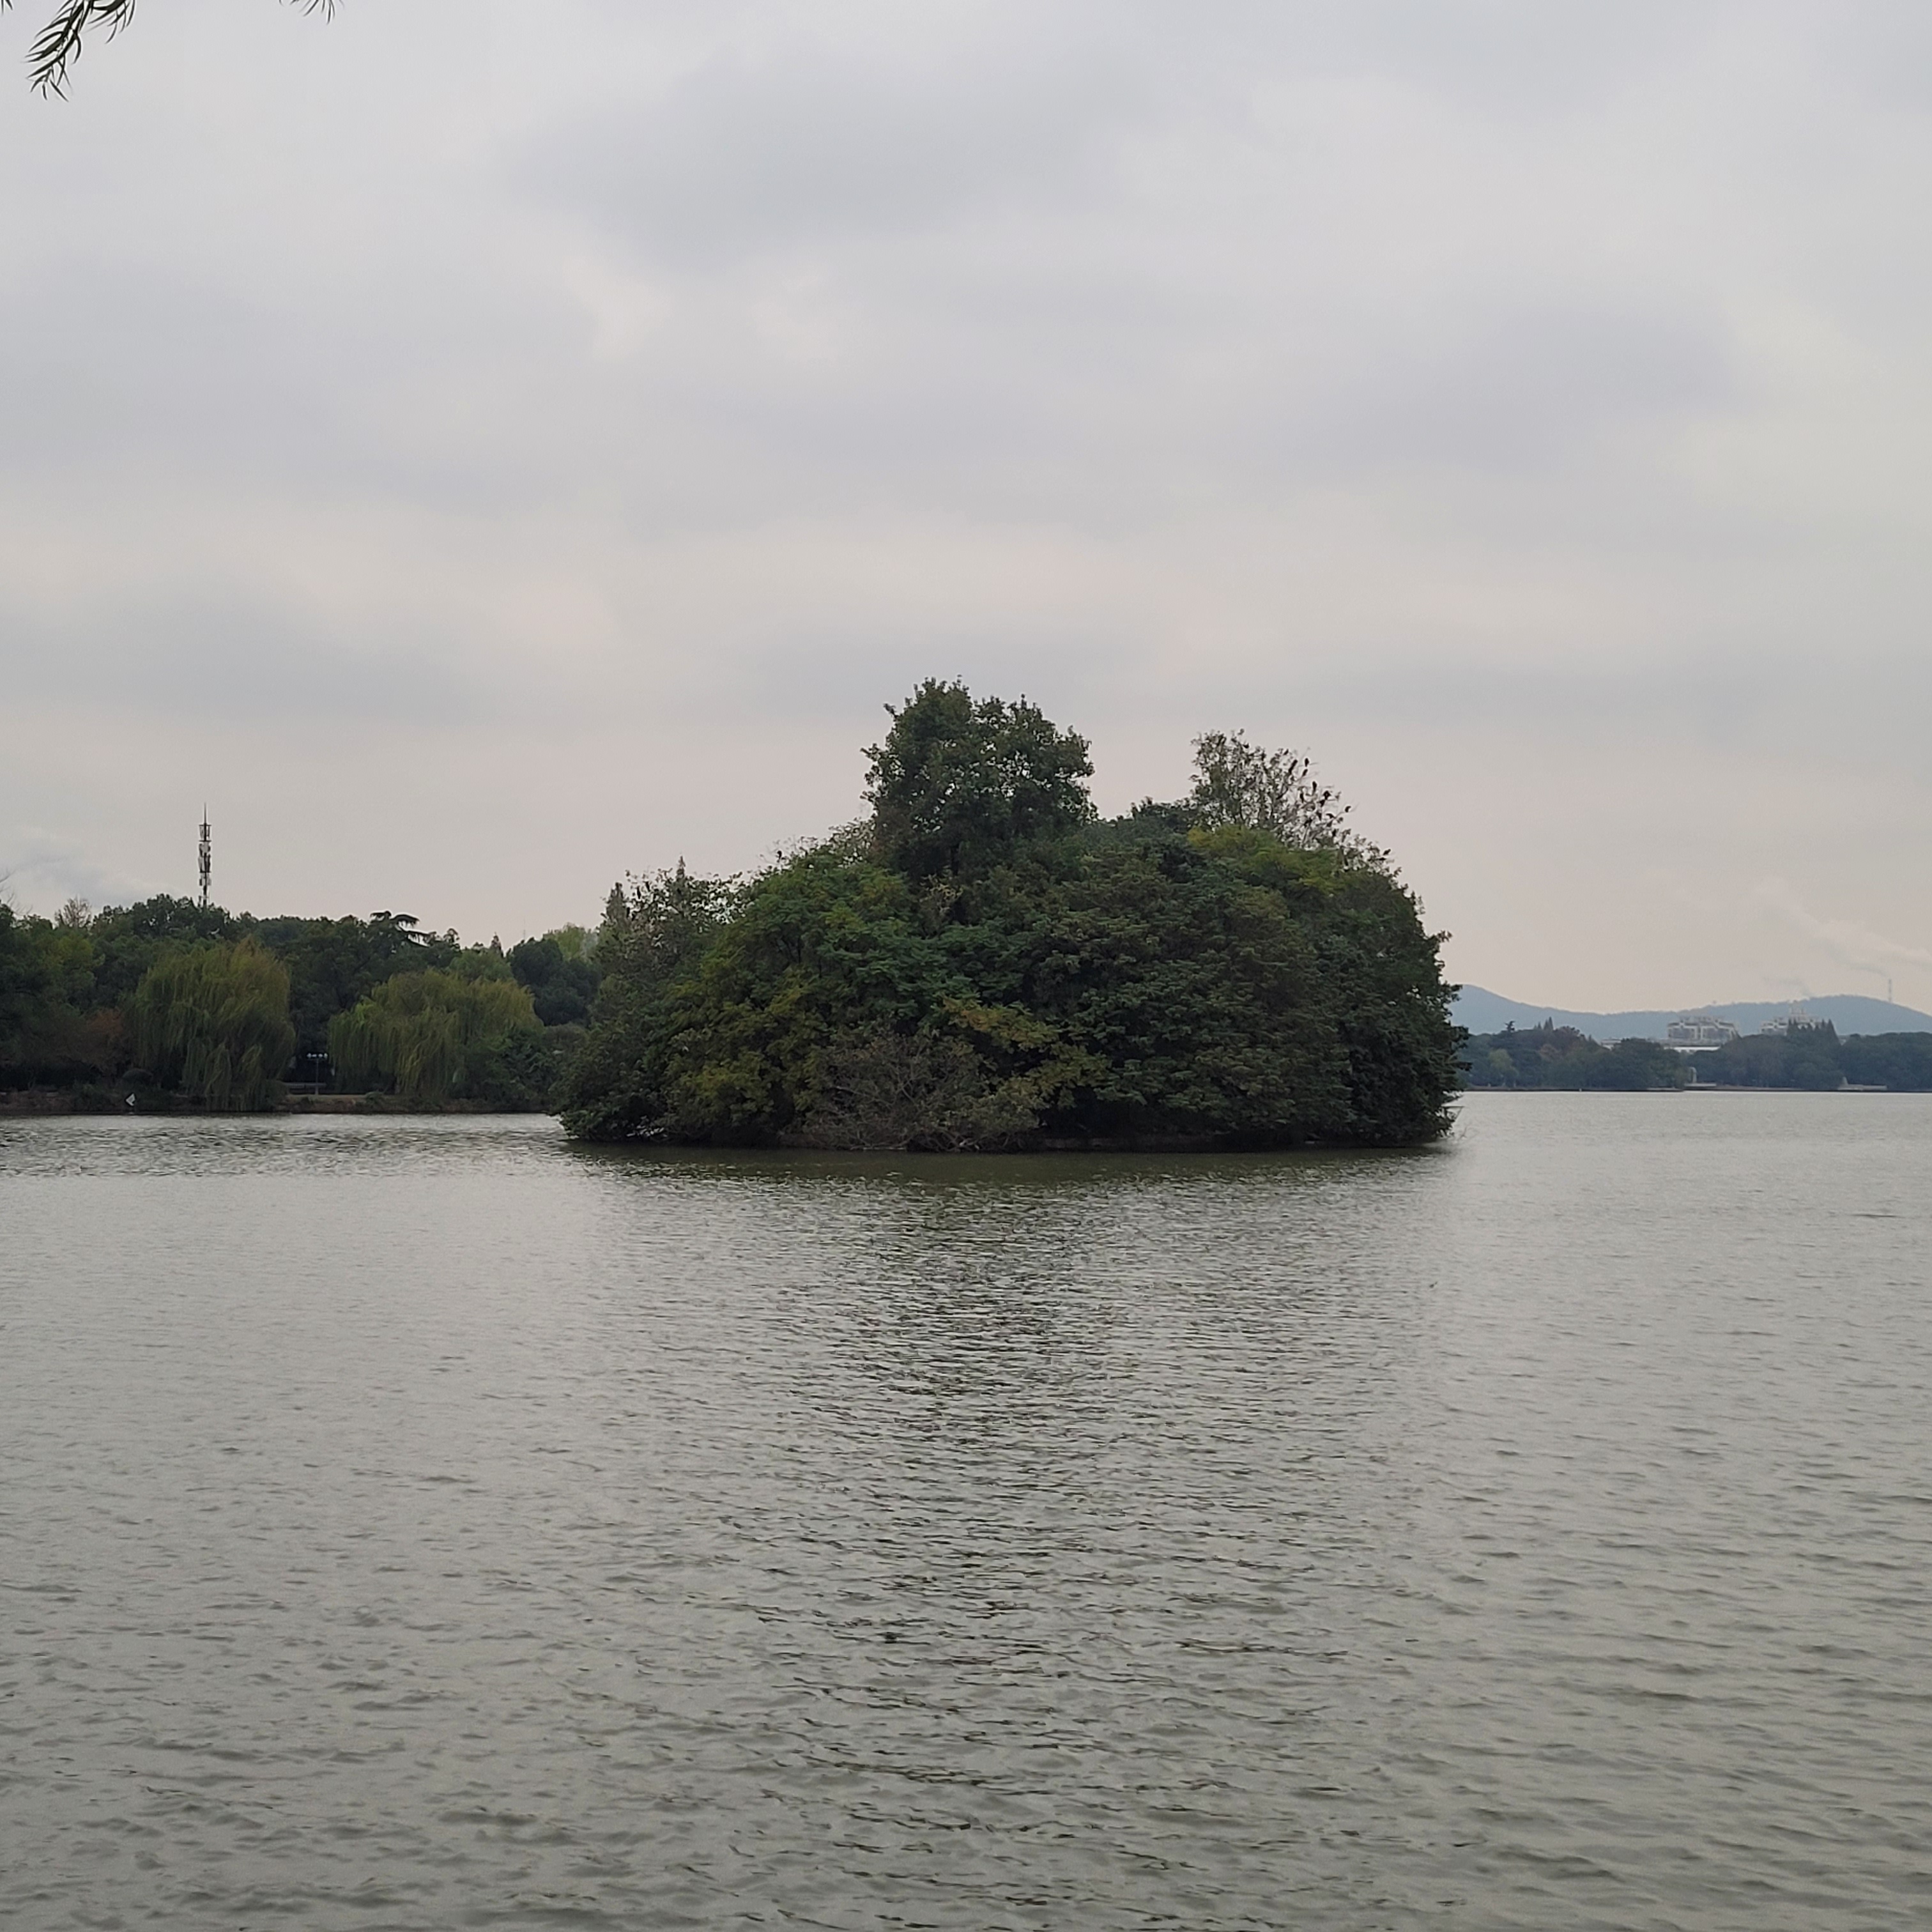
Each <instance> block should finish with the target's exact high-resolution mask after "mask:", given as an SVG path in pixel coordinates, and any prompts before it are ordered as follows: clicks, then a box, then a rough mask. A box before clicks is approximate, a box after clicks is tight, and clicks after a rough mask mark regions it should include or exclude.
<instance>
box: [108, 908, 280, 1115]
mask: <svg viewBox="0 0 1932 1932" xmlns="http://www.w3.org/2000/svg"><path fill="white" fill-rule="evenodd" d="M127 1020H128V1027H129V1031H130V1034H131V1037H132V1043H133V1049H134V1058H135V1061H136V1064H137V1065H139V1066H140V1067H145V1069H146V1070H148V1072H149V1073H151V1074H152V1075H153V1076H154V1079H156V1080H157V1082H158V1083H159V1084H160V1085H162V1086H163V1087H169V1088H173V1089H175V1091H177V1092H179V1093H182V1094H187V1096H188V1097H190V1099H192V1100H199V1101H200V1102H202V1103H203V1104H204V1105H205V1106H209V1107H213V1108H218V1109H224V1110H232V1111H234V1112H245V1111H247V1110H249V1109H254V1108H259V1107H263V1106H266V1105H267V1104H268V1103H269V1101H270V1100H272V1098H273V1097H274V1095H275V1090H276V1085H277V1082H278V1080H279V1079H280V1077H281V1072H282V1070H283V1068H284V1067H286V1066H287V1064H288V1061H289V1055H290V1054H292V1053H293V1052H294V1051H295V1045H296V1030H295V1028H293V1026H291V1025H290V1024H289V975H288V970H287V968H286V967H284V965H282V964H281V962H280V961H279V960H278V959H275V957H274V956H273V955H272V954H271V953H265V952H264V951H263V950H262V948H261V947H260V946H258V945H257V944H256V943H255V941H254V940H252V939H241V940H237V941H236V942H235V943H234V944H233V945H231V946H201V947H193V948H190V949H189V950H184V951H182V952H178V953H165V954H163V956H162V957H161V958H160V959H157V961H155V962H154V965H152V966H151V967H149V968H148V971H147V972H146V973H145V974H144V975H143V976H142V980H141V983H140V984H139V986H137V987H136V988H135V989H134V995H133V998H132V999H131V1000H130V1001H129V1002H128V1007H127Z"/></svg>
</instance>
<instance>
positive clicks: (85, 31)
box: [0, 0, 335, 94]
mask: <svg viewBox="0 0 1932 1932" xmlns="http://www.w3.org/2000/svg"><path fill="white" fill-rule="evenodd" d="M11 5H13V0H0V13H4V12H5V10H7V7H10V6H11ZM287 5H290V6H294V7H300V8H301V9H302V11H303V12H304V13H321V14H323V15H325V16H326V15H329V14H332V13H334V12H335V0H287ZM133 17H134V0H63V4H62V5H60V6H59V7H57V8H56V9H55V13H54V16H53V18H52V20H49V21H48V23H46V26H44V27H43V28H41V29H40V31H39V32H38V33H37V34H35V35H34V44H33V46H32V48H31V50H30V51H29V52H28V55H27V71H28V76H29V77H30V78H31V81H32V83H33V85H34V86H35V87H37V88H38V89H40V92H42V93H43V94H65V92H67V83H68V77H70V76H71V74H72V73H73V71H74V62H76V61H77V60H79V59H80V52H81V49H82V48H83V46H86V43H88V42H89V40H112V39H113V37H114V36H115V34H118V33H119V32H120V31H121V28H123V27H124V26H127V23H129V22H130V20H133Z"/></svg>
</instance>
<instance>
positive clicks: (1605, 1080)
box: [1462, 1020, 1691, 1093]
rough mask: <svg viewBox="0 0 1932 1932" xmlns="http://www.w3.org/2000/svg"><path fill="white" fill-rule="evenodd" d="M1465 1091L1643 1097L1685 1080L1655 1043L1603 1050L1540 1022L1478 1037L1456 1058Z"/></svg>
mask: <svg viewBox="0 0 1932 1932" xmlns="http://www.w3.org/2000/svg"><path fill="white" fill-rule="evenodd" d="M1462 1061H1463V1084H1464V1085H1466V1086H1469V1087H1557V1088H1571V1089H1573V1090H1583V1089H1596V1090H1600V1091H1609V1092H1618V1093H1643V1092H1649V1091H1658V1090H1659V1089H1662V1088H1674V1087H1682V1086H1683V1085H1685V1083H1686V1082H1688V1080H1689V1079H1690V1078H1691V1075H1690V1073H1689V1070H1688V1067H1687V1065H1686V1064H1685V1058H1684V1056H1683V1055H1682V1054H1678V1053H1673V1052H1672V1051H1671V1050H1670V1048H1669V1047H1667V1046H1664V1044H1663V1043H1661V1041H1658V1040H1619V1041H1618V1043H1616V1046H1602V1045H1601V1044H1599V1043H1598V1042H1597V1041H1595V1040H1592V1039H1590V1038H1589V1037H1588V1036H1587V1035H1586V1034H1580V1033H1579V1032H1578V1031H1577V1029H1576V1028H1574V1027H1560V1026H1556V1025H1553V1024H1552V1023H1551V1022H1550V1021H1548V1020H1545V1021H1544V1023H1543V1024H1542V1025H1541V1026H1540V1027H1526V1028H1524V1029H1523V1031H1520V1032H1519V1031H1517V1028H1514V1027H1505V1028H1504V1029H1503V1031H1502V1032H1501V1033H1491V1034H1476V1035H1475V1036H1474V1037H1472V1039H1470V1040H1468V1041H1467V1042H1466V1043H1465V1045H1464V1046H1463V1052H1462Z"/></svg>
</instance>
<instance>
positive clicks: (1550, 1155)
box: [0, 1094, 1932, 1932]
mask: <svg viewBox="0 0 1932 1932" xmlns="http://www.w3.org/2000/svg"><path fill="white" fill-rule="evenodd" d="M1928 1175H1932V1103H1928V1102H1927V1101H1926V1100H1921V1099H1919V1098H1917V1097H1908V1096H1896V1097H1894V1096H1870V1097H1867V1096H1849V1097H1840V1096H1830V1095H1809V1094H1804V1095H1796V1094H1794V1095H1760V1096H1753V1095H1744V1094H1721V1095H1712V1096H1702V1097H1692V1096H1678V1097H1645V1096H1631V1097H1620V1096H1602V1097H1567V1096H1562V1095H1555V1094H1550V1095H1525V1096H1509V1095H1499V1096H1487V1095H1485V1096H1475V1097H1472V1098H1471V1100H1469V1102H1468V1103H1466V1105H1465V1107H1464V1109H1463V1119H1462V1124H1461V1127H1460V1130H1459V1132H1458V1133H1457V1137H1456V1139H1455V1140H1454V1142H1453V1144H1451V1145H1448V1146H1447V1147H1445V1148H1442V1149H1441V1150H1439V1151H1433V1152H1431V1153H1428V1154H1421V1155H1408V1156H1382V1157H1310V1158H1286V1157H1242V1158H1235V1159H1200V1160H1194V1159H1163V1160H1152V1159H1138V1158H1136V1159H1122V1158H1112V1159H1094V1160H1088V1159H1074V1158H1067V1159H1060V1158H1042V1159H1009V1160H998V1159H987V1160H971V1161H968V1160H938V1159H916V1158H907V1159H902V1160H866V1159H859V1158H856V1157H855V1158H832V1157H817V1156H784V1157H777V1156H773V1157H757V1156H751V1157H703V1158H689V1157H667V1156H663V1155H658V1156H655V1157H653V1156H649V1155H637V1154H612V1153H592V1152H586V1151H578V1150H574V1149H572V1148H569V1147H568V1146H566V1145H565V1143H564V1142H562V1139H560V1138H559V1136H558V1134H557V1132H556V1129H555V1127H553V1125H552V1124H550V1123H548V1122H544V1121H529V1120H519V1119H490V1118H457V1119H439V1120H431V1121H406V1120H395V1119H388V1120H369V1121H362V1120H355V1119H326V1118H303V1119H284V1120H275V1121H163V1120H104V1121H94V1120H77V1119H69V1120H37V1121H10V1122H0V1457H4V1461H3V1462H0V1538H4V1551H0V1829H4V1836H3V1837H0V1921H4V1922H5V1924H7V1926H9V1927H34V1928H38V1927H115V1926H127V1927H135V1926H147V1925H155V1924H167V1925H173V1926H184V1927H187V1926H193V1927H201V1926H208V1927H282V1926H290V1925H302V1926H312V1927H356V1928H377V1927H424V1928H440V1927H458V1926H494V1925H501V1926H517V1927H520V1926H532V1927H534V1926H550V1925H569V1924H586V1925H613V1926H614V1925H622V1926H625V1927H669V1926H703V1927H714V1926H727V1927H728V1926H730V1925H734V1924H757V1925H765V1926H772V1925H802V1926H830V1927H872V1926H907V1927H911V1926H921V1927H941V1928H947V1932H953V1928H959V1932H984V1928H989V1927H1153V1926H1173V1927H1184V1928H1206V1927H1237V1926H1241V1927H1258V1926H1266V1927H1331V1926H1333V1927H1384V1926H1388V1927H1409V1926H1422V1925H1425V1924H1426V1925H1429V1926H1432V1927H1439V1926H1451V1927H1472V1928H1475V1927H1485V1928H1487V1927H1532V1928H1538V1932H1559V1928H1571V1927H1740V1928H1742V1927H1753V1928H1757V1927H1796V1926H1829V1927H1865V1926H1870V1927H1881V1926H1882V1927H1892V1926H1906V1925H1912V1924H1925V1923H1927V1922H1932V1769H1928V1767H1932V1711H1929V1710H1928V1699H1932V1604H1928V1597H1927V1586H1928V1582H1929V1581H1932V1577H1928V1556H1929V1555H1932V1551H1928V1542H1929V1541H1932V1454H1928V1445H1929V1444H1932V1418H1928V1411H1927V1380H1928V1374H1932V1323H1929V1322H1928V1317H1927V1253H1928V1247H1927V1233H1928V1229H1927V1208H1926V1198H1927V1196H1926V1184H1927V1178H1928Z"/></svg>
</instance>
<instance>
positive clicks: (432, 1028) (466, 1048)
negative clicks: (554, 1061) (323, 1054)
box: [329, 955, 543, 1102]
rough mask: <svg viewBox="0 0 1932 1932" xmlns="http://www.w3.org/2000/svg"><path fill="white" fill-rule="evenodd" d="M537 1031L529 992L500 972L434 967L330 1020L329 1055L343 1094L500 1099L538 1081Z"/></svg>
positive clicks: (391, 983) (398, 978)
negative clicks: (356, 1090) (352, 1091)
mask: <svg viewBox="0 0 1932 1932" xmlns="http://www.w3.org/2000/svg"><path fill="white" fill-rule="evenodd" d="M499 957H500V955H499ZM542 1034H543V1028H542V1026H541V1023H540V1022H538V1019H537V1017H536V1015H535V1013H534V1012H532V1010H531V1006H530V996H529V992H527V991H526V989H524V988H523V987H521V986H518V985H517V983H516V982H515V981H514V980H512V979H511V978H510V977H508V973H507V971H505V972H504V973H502V974H496V973H489V972H475V971H472V972H464V971H460V970H458V971H443V970H440V969H437V968H431V969H430V970H428V971H424V972H419V973H399V974H396V975H395V977H392V978H391V979H388V980H384V981H383V983H382V984H381V985H380V986H378V987H377V988H376V989H375V990H374V992H371V994H370V995H368V998H366V999H364V1000H362V1001H359V1002H358V1003H357V1004H356V1006H355V1007H353V1008H352V1009H351V1010H350V1011H349V1012H347V1013H338V1014H337V1015H336V1016H335V1019H332V1021H331V1022H329V1054H330V1057H331V1058H332V1059H333V1060H334V1061H335V1065H336V1067H337V1068H338V1071H339V1072H340V1073H341V1077H342V1079H343V1080H344V1082H345V1084H346V1085H348V1086H350V1087H351V1088H367V1089H371V1090H379V1091H383V1092H388V1093H394V1094H401V1096H402V1097H403V1098H404V1099H405V1100H417V1101H424V1100H429V1101H434V1100H449V1099H451V1098H452V1097H460V1098H463V1099H469V1100H495V1101H498V1102H501V1101H502V1100H505V1099H509V1098H512V1097H516V1096H517V1095H519V1094H521V1093H522V1092H523V1090H525V1089H526V1088H529V1086H531V1085H532V1084H533V1081H536V1080H541V1055H540V1043H541V1038H542Z"/></svg>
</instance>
